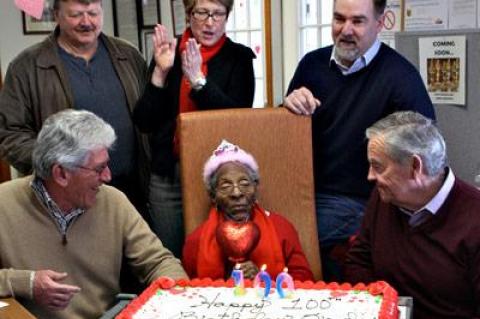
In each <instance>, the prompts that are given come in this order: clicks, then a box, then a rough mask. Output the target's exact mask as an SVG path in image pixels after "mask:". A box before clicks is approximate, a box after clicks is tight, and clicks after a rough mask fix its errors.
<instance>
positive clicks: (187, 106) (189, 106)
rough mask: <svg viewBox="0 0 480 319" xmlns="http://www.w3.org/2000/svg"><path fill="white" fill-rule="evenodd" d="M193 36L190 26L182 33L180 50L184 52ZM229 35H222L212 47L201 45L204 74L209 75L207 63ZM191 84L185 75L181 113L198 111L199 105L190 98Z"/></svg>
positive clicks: (181, 92) (181, 87)
mask: <svg viewBox="0 0 480 319" xmlns="http://www.w3.org/2000/svg"><path fill="white" fill-rule="evenodd" d="M191 37H193V34H192V30H191V29H190V28H188V29H187V30H185V32H184V33H183V35H182V39H181V40H180V45H179V52H180V53H181V52H183V51H184V50H185V48H186V46H187V41H188V39H190V38H191ZM226 39H227V37H226V36H225V34H223V35H222V37H221V38H220V39H219V40H218V41H217V43H215V45H213V46H211V47H206V46H203V45H202V46H200V54H201V55H202V66H201V68H200V69H201V71H202V73H203V75H204V76H207V74H208V66H207V63H208V61H209V60H210V59H211V58H212V57H214V56H215V55H216V54H217V53H218V51H220V49H221V48H222V46H223V44H224V43H225V40H226ZM191 89H192V88H191V86H190V82H189V81H188V80H187V78H185V75H184V76H182V82H181V84H180V98H179V106H180V108H179V113H184V112H191V111H196V110H197V105H196V104H195V101H193V100H192V99H191V98H190V91H191Z"/></svg>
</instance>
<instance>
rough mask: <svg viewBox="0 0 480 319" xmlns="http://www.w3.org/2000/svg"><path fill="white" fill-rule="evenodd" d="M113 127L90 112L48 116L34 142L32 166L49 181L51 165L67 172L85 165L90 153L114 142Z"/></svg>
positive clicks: (63, 112)
mask: <svg viewBox="0 0 480 319" xmlns="http://www.w3.org/2000/svg"><path fill="white" fill-rule="evenodd" d="M115 139H116V135H115V131H114V130H113V128H112V127H111V126H110V124H108V123H106V122H105V121H104V120H102V119H101V118H99V117H98V116H96V115H95V114H93V113H92V112H89V111H77V110H71V109H68V110H64V111H61V112H58V113H55V114H53V115H51V116H49V117H48V118H47V119H46V120H45V122H44V123H43V127H42V129H41V130H40V133H39V134H38V137H37V141H36V142H35V145H34V149H33V154H32V165H33V170H34V172H35V174H36V176H38V177H40V178H42V179H46V178H48V177H50V176H51V174H52V166H53V165H54V164H59V165H61V166H63V167H65V168H68V169H76V168H77V167H78V166H79V165H82V164H83V163H84V162H85V161H86V160H87V157H88V155H89V154H90V152H91V151H93V150H96V149H99V148H102V147H106V148H110V147H111V146H112V145H113V143H114V142H115Z"/></svg>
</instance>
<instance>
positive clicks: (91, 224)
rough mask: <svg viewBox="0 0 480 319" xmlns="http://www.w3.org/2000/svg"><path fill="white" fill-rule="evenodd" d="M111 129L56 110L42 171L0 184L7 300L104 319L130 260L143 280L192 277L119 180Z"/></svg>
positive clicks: (38, 147) (0, 284)
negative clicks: (114, 178)
mask: <svg viewBox="0 0 480 319" xmlns="http://www.w3.org/2000/svg"><path fill="white" fill-rule="evenodd" d="M115 139H116V137H115V132H114V131H113V129H112V127H111V126H110V125H109V124H107V123H106V122H104V121H103V120H101V119H100V118H99V117H97V116H96V115H94V114H93V113H90V112H88V111H74V110H66V111H62V112H59V113H57V114H54V115H52V116H50V117H49V118H48V119H47V120H46V121H45V123H44V126H43V128H42V130H41V131H40V133H39V135H38V138H37V141H36V144H35V147H34V151H33V156H32V158H33V167H34V175H33V176H28V177H25V178H21V179H17V180H13V181H10V182H7V183H4V184H1V185H0V216H1V222H0V297H7V296H13V297H15V298H16V299H18V300H19V301H20V302H21V303H22V304H23V305H24V306H25V307H26V308H27V309H29V310H30V311H31V312H32V313H33V314H35V315H36V316H37V317H38V318H52V319H55V318H68V319H74V318H97V317H99V316H100V315H101V314H102V313H103V312H104V311H105V310H106V309H108V307H110V306H111V305H112V303H113V302H114V299H115V295H116V294H117V293H119V292H120V287H119V275H120V268H121V264H122V258H125V259H126V260H127V261H128V264H129V265H130V266H131V267H132V269H133V271H134V273H135V274H136V275H137V276H138V278H139V279H140V281H141V282H143V283H145V284H149V283H151V282H152V281H153V280H155V279H157V278H158V277H160V276H169V277H172V278H174V279H178V278H186V277H187V276H186V274H185V272H184V270H183V268H182V266H181V265H180V262H179V261H178V260H177V259H175V258H174V256H173V255H172V253H171V252H170V251H168V250H167V249H166V248H164V247H163V245H162V243H161V242H160V240H159V239H158V238H157V237H156V236H155V234H153V233H152V232H151V231H150V229H149V227H148V225H147V224H146V223H145V221H144V220H143V219H142V217H141V216H140V215H139V213H138V212H137V211H136V210H135V208H134V207H133V206H132V204H130V202H129V201H128V199H127V198H126V197H125V195H124V194H123V193H121V192H120V191H118V190H116V189H115V188H113V187H110V186H107V185H103V184H104V183H106V182H108V181H109V180H110V178H111V173H110V169H109V167H108V161H109V157H108V150H109V148H111V146H112V145H113V143H114V141H115Z"/></svg>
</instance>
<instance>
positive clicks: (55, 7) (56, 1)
mask: <svg viewBox="0 0 480 319" xmlns="http://www.w3.org/2000/svg"><path fill="white" fill-rule="evenodd" d="M68 1H72V2H78V3H81V4H84V5H89V4H91V3H96V2H100V4H101V3H102V0H54V1H53V10H55V11H56V10H58V9H60V2H68Z"/></svg>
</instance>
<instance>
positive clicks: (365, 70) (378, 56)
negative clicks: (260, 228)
mask: <svg viewBox="0 0 480 319" xmlns="http://www.w3.org/2000/svg"><path fill="white" fill-rule="evenodd" d="M385 4H386V0H335V1H334V8H333V20H332V37H333V40H334V45H333V46H329V47H325V48H321V49H317V50H315V51H312V52H310V53H308V54H306V55H305V56H304V57H303V59H302V60H301V61H300V63H299V65H298V67H297V69H296V71H295V74H294V76H293V79H292V80H291V82H290V85H289V87H288V92H287V96H286V97H285V100H284V106H285V107H287V108H288V109H289V110H290V111H292V112H293V113H295V114H301V115H308V116H311V117H312V137H313V157H314V158H313V160H314V174H315V193H316V194H315V197H316V210H317V224H318V237H319V241H320V245H321V251H322V263H323V269H324V277H325V279H326V280H332V279H336V280H340V279H341V274H340V272H339V271H340V267H339V265H338V263H336V262H335V261H334V260H333V259H332V258H331V252H332V249H333V248H334V247H336V246H339V244H343V243H346V242H347V241H348V239H349V237H350V236H351V235H353V234H355V233H356V232H357V231H358V229H359V227H360V222H361V219H362V217H363V212H364V207H365V202H366V200H367V198H368V196H369V194H370V191H371V189H372V185H371V184H370V183H369V182H368V181H367V170H368V163H367V156H366V146H367V143H366V140H365V138H364V135H363V134H364V132H365V129H366V128H367V127H369V126H371V125H372V124H373V123H375V122H376V121H377V120H379V119H381V118H383V117H384V116H386V115H388V114H390V113H393V112H395V111H399V110H414V111H417V112H419V113H421V114H423V115H425V116H427V117H429V118H434V117H435V115H434V110H433V105H432V102H431V101H430V98H429V96H428V93H427V91H426V89H425V85H424V84H423V82H422V79H421V78H420V76H419V74H418V71H417V70H416V69H415V67H414V66H413V65H412V64H411V63H409V62H408V61H407V60H406V59H405V58H403V57H402V56H401V55H400V54H398V53H397V52H396V51H394V50H393V49H391V48H389V47H388V46H386V45H385V44H382V43H381V42H380V41H379V40H378V38H377V36H378V33H379V32H380V30H381V29H382V26H383V20H384V15H383V12H384V9H385Z"/></svg>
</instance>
